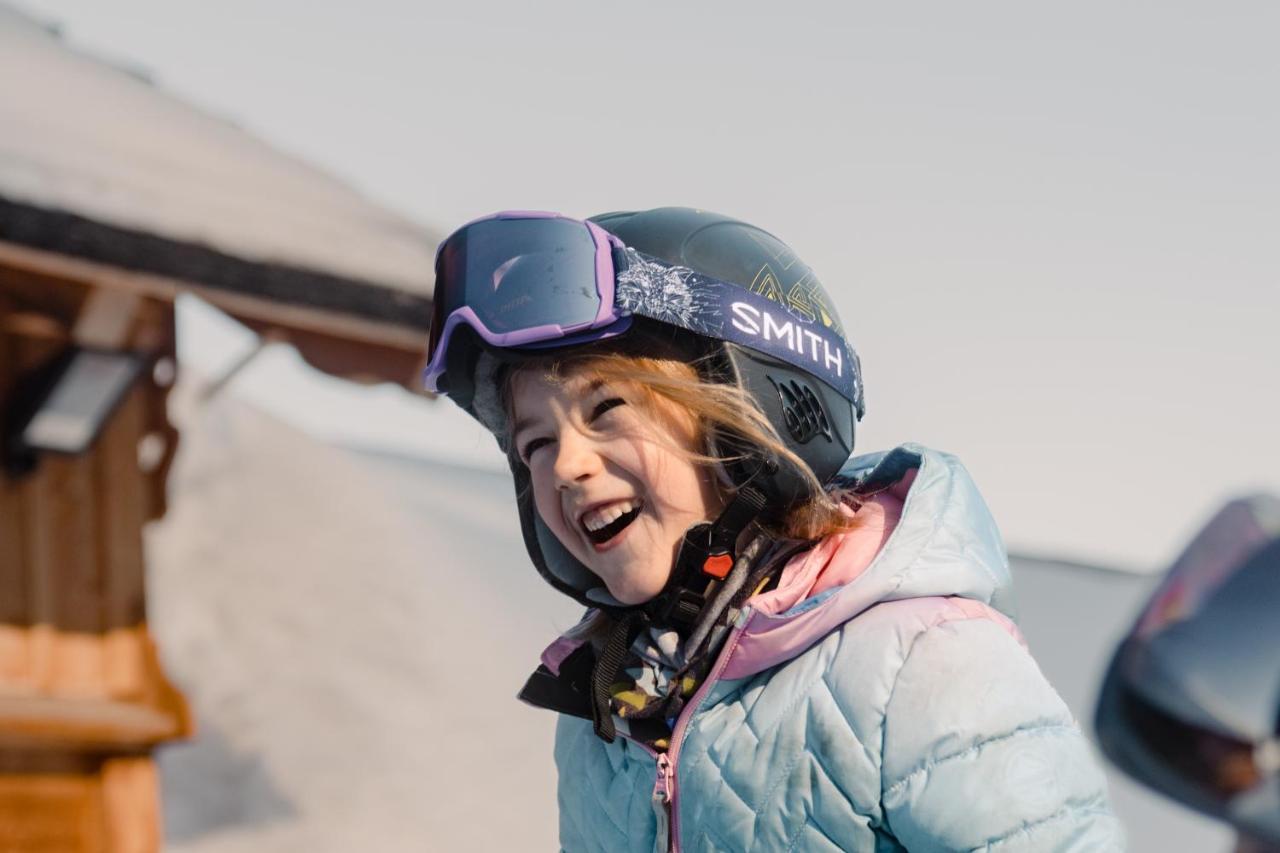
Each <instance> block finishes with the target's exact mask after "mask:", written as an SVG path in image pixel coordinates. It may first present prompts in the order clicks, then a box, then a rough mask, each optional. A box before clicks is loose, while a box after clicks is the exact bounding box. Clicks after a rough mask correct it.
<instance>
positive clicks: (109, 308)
mask: <svg viewBox="0 0 1280 853" xmlns="http://www.w3.org/2000/svg"><path fill="white" fill-rule="evenodd" d="M141 307H142V297H141V296H140V295H138V294H137V293H127V292H123V291H119V290H91V291H90V292H89V296H88V298H87V299H85V301H84V305H82V306H81V307H80V315H79V316H78V317H76V325H75V327H74V328H73V329H72V330H71V337H72V338H74V339H75V342H76V343H78V344H80V345H81V346H86V347H100V348H102V349H124V348H125V347H126V346H127V345H128V343H129V338H130V335H131V332H132V331H133V324H134V322H135V321H136V320H137V318H138V312H139V309H140V308H141Z"/></svg>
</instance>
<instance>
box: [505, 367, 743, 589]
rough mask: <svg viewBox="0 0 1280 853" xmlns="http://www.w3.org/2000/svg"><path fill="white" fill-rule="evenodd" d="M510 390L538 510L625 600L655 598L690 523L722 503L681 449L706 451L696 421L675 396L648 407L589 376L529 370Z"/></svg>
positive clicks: (707, 476) (630, 392)
mask: <svg viewBox="0 0 1280 853" xmlns="http://www.w3.org/2000/svg"><path fill="white" fill-rule="evenodd" d="M511 390H512V409H513V415H514V420H513V423H514V424H515V430H514V433H513V438H514V441H515V448H516V450H517V452H518V453H519V454H520V458H521V459H523V460H524V462H525V464H526V465H528V467H529V476H530V481H531V483H532V488H533V501H534V506H535V507H536V508H537V510H538V515H539V516H541V518H542V520H543V522H544V523H545V524H546V525H547V527H548V528H550V529H551V531H552V532H553V533H554V534H555V536H556V538H557V539H559V540H560V542H561V544H563V545H564V546H565V548H567V549H568V550H569V552H570V553H571V554H572V555H573V556H574V557H576V558H577V559H578V561H579V562H581V563H582V564H583V565H584V566H586V567H587V568H588V569H590V570H591V571H592V572H594V573H595V574H596V575H597V576H598V577H599V578H600V579H601V580H602V581H604V584H605V586H606V587H608V589H609V592H610V593H611V594H612V595H613V597H614V598H616V599H618V601H620V602H622V603H623V604H640V603H642V602H645V601H648V600H649V599H651V598H653V597H654V596H655V595H657V594H658V593H659V592H661V591H662V587H663V586H664V585H665V584H666V582H667V577H668V576H669V575H670V574H671V568H672V565H673V564H674V562H675V557H676V552H677V551H678V549H679V547H680V542H681V539H682V538H683V537H684V534H685V531H686V530H688V529H689V528H690V527H691V526H693V525H694V524H697V523H699V522H702V521H709V520H710V519H711V518H713V517H714V515H715V514H716V512H717V511H718V510H719V507H720V499H719V496H718V494H717V492H716V489H715V484H714V478H713V475H712V474H711V472H710V471H709V470H708V469H707V468H706V467H704V466H700V465H697V464H695V463H694V462H692V461H690V460H689V459H688V458H686V457H685V456H683V455H682V454H681V453H680V452H678V450H677V449H679V450H684V451H687V452H699V448H698V447H697V435H696V430H695V428H694V427H693V425H692V423H691V421H692V419H691V418H690V417H688V416H687V415H684V416H683V417H682V415H683V414H684V413H680V412H677V411H675V409H676V407H675V406H674V404H672V405H671V407H670V408H671V410H672V411H671V412H670V417H666V416H656V415H651V414H650V413H649V411H648V410H647V409H645V408H643V407H642V406H641V405H640V404H639V402H638V400H637V397H636V393H635V391H634V389H631V388H627V387H616V386H609V385H603V384H601V383H599V382H598V381H593V380H592V379H591V377H589V376H586V375H582V374H577V375H575V374H573V373H569V374H568V375H567V376H565V377H563V378H561V379H557V380H549V379H548V378H547V377H546V376H544V375H542V374H541V373H540V372H539V371H534V370H529V371H524V372H521V373H519V374H517V375H516V377H515V379H514V380H513V385H512V389H511ZM664 414H665V413H664Z"/></svg>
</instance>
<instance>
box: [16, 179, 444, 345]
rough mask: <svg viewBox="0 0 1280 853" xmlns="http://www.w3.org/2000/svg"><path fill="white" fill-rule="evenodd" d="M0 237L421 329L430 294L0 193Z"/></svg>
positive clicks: (209, 285)
mask: <svg viewBox="0 0 1280 853" xmlns="http://www.w3.org/2000/svg"><path fill="white" fill-rule="evenodd" d="M0 241H7V242H10V243H16V244H18V245H22V246H27V247H30V248H33V249H41V250H44V251H48V252H54V253H57V254H61V255H67V256H70V257H74V258H80V259H84V260H89V261H97V262H100V263H104V264H109V265H111V266H114V267H119V268H122V269H127V270H132V271H136V272H142V273H150V274H153V275H160V276H165V277H167V278H172V279H178V280H181V281H187V282H191V283H193V284H197V285H201V286H203V287H207V288H211V289H215V290H221V291H226V292H228V293H235V294H241V295H245V296H253V297H258V298H262V299H269V300H272V301H276V302H282V303H285V304H289V305H301V306H306V307H309V308H318V309H321V310H325V311H331V312H335V313H339V314H345V315H348V316H351V317H355V318H359V319H362V320H372V321H375V322H383V323H391V324H394V325H397V326H407V327H409V328H413V329H419V330H422V331H425V330H426V329H427V328H428V327H429V326H430V324H431V300H430V299H428V298H427V297H425V296H417V295H414V294H409V293H405V292H404V291H402V290H399V289H397V288H395V287H392V286H388V285H384V284H379V283H376V282H370V281H364V280H360V279H354V278H349V277H346V276H339V275H334V274H332V273H327V272H323V271H319V270H314V269H307V268H304V267H298V266H294V265H290V264H282V263H275V262H271V261H254V260H248V259H245V258H242V257H238V256H235V255H230V254H227V253H225V252H221V251H218V250H217V249H213V248H210V247H208V246H205V245H202V244H199V243H192V242H186V241H180V240H173V239H170V238H167V237H160V236H157V235H155V234H151V233H147V232H144V231H139V230H134V229H130V228H122V227H120V226H117V225H110V224H107V223H103V222H98V221H96V220H93V219H89V218H87V217H84V216H81V215H79V214H76V213H71V212H69V211H65V210H58V209H54V208H47V207H42V206H38V205H33V204H29V203H25V202H21V201H16V200H14V199H11V198H8V197H6V196H3V195H0Z"/></svg>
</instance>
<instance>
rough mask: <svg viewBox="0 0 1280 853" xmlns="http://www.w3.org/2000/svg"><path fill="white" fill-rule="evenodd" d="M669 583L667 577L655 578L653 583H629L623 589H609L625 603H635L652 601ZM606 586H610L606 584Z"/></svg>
mask: <svg viewBox="0 0 1280 853" xmlns="http://www.w3.org/2000/svg"><path fill="white" fill-rule="evenodd" d="M666 585H667V579H666V578H665V577H664V578H661V582H659V579H657V578H654V579H653V582H651V583H642V584H627V585H626V586H624V587H622V588H621V589H617V590H615V589H613V588H610V589H609V594H610V595H612V596H613V597H614V598H616V599H618V601H620V602H622V603H623V604H628V605H634V604H644V603H645V602H646V601H652V600H653V598H654V597H655V596H657V594H658V593H660V592H662V588H663V587H664V586H666ZM606 586H608V585H607V584H606Z"/></svg>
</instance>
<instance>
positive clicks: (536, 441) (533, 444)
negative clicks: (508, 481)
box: [520, 438, 551, 465]
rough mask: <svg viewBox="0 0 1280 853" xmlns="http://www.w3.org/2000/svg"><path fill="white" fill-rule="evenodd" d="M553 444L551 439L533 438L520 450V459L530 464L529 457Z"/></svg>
mask: <svg viewBox="0 0 1280 853" xmlns="http://www.w3.org/2000/svg"><path fill="white" fill-rule="evenodd" d="M550 443H551V439H549V438H533V439H530V440H529V441H528V442H527V443H526V444H525V446H524V447H522V448H520V459H521V461H523V462H524V464H526V465H528V464H529V457H531V456H533V454H534V453H536V452H537V451H538V448H540V447H545V446H546V445H548V444H550Z"/></svg>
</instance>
